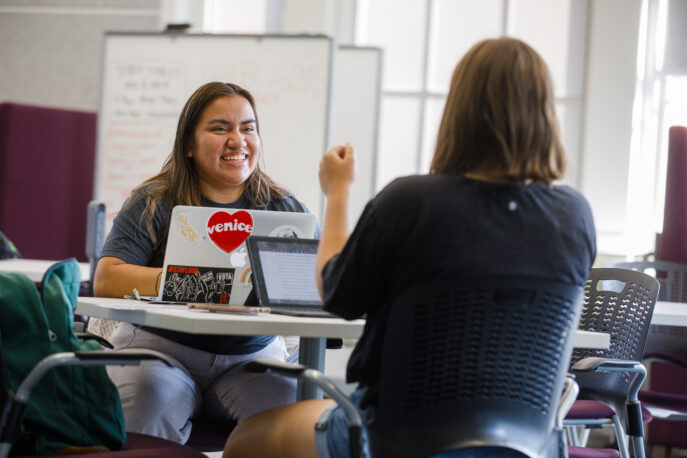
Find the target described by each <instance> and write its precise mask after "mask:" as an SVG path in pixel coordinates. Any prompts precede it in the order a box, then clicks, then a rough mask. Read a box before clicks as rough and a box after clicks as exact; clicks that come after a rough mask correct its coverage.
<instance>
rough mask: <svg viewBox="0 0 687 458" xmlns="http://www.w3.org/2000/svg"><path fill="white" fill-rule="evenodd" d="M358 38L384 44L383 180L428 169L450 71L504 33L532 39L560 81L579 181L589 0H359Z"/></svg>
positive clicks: (571, 179) (559, 102)
mask: <svg viewBox="0 0 687 458" xmlns="http://www.w3.org/2000/svg"><path fill="white" fill-rule="evenodd" d="M357 5H358V8H357V19H356V33H355V37H356V44H357V45H360V46H366V45H369V46H379V47H381V48H382V49H384V52H385V55H384V60H385V66H384V83H383V87H384V94H383V103H382V115H381V116H382V119H381V126H380V129H381V132H380V151H379V162H378V169H377V180H376V182H377V187H378V189H377V190H379V189H381V188H382V187H384V186H385V185H386V184H387V183H388V182H389V181H391V180H392V179H393V178H395V177H397V176H400V175H407V174H413V173H426V172H427V171H428V170H429V165H430V162H431V158H432V155H433V154H434V143H435V137H436V133H437V130H438V127H439V123H440V121H441V115H442V112H443V107H444V103H445V99H446V95H447V93H448V86H449V82H450V78H451V74H452V72H453V69H454V68H455V65H456V64H457V63H458V61H459V60H460V58H461V56H462V55H463V54H464V53H465V52H466V51H467V50H468V49H469V48H470V47H471V46H472V45H473V44H475V43H476V42H477V41H479V40H482V39H484V38H492V37H498V36H502V35H504V34H507V35H510V36H514V37H517V38H520V39H522V40H524V41H526V42H528V43H529V44H530V45H532V46H533V47H534V48H535V49H537V51H538V52H539V53H540V54H541V55H542V57H543V58H544V59H545V60H546V61H547V63H548V65H549V67H550V69H551V73H552V75H553V79H554V86H555V88H556V107H557V109H558V113H559V120H560V122H561V129H562V134H563V141H564V144H565V146H566V148H567V150H568V153H569V156H570V159H571V161H570V162H571V167H570V170H569V172H568V175H567V178H566V181H567V182H568V183H571V184H573V185H575V184H576V182H577V171H576V167H575V163H576V158H577V156H578V150H579V143H580V141H579V140H580V129H581V117H582V100H583V97H584V49H585V46H584V42H585V37H586V17H587V2H586V1H579V0H482V1H480V2H474V1H472V0H358V3H357Z"/></svg>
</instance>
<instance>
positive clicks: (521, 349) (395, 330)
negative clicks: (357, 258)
mask: <svg viewBox="0 0 687 458" xmlns="http://www.w3.org/2000/svg"><path fill="white" fill-rule="evenodd" d="M581 293H582V291H581V288H578V287H575V286H572V285H567V284H561V283H555V282H550V281H543V280H536V279H531V278H517V277H508V278H504V277H492V278H481V279H476V280H465V281H453V280H452V281H444V282H432V283H429V284H422V285H417V286H414V287H411V288H409V289H408V290H407V291H405V292H404V293H402V294H401V295H399V296H398V297H397V298H396V299H395V301H394V303H393V305H392V307H391V310H390V312H389V316H388V318H387V326H386V335H385V340H384V345H383V352H384V353H383V355H384V356H383V359H382V365H381V368H380V374H379V397H378V400H377V403H376V410H375V416H374V419H373V420H372V421H370V422H368V423H367V424H366V425H365V427H366V428H367V431H368V436H369V439H370V448H371V453H372V455H373V456H375V457H384V456H394V457H395V456H403V457H420V456H422V457H426V456H432V455H436V454H440V453H443V452H447V451H451V450H459V449H466V448H478V447H501V448H505V449H511V450H514V451H517V452H519V453H522V454H523V455H526V456H529V457H552V456H567V455H566V453H567V449H566V447H565V446H564V443H565V440H564V437H563V436H562V425H561V424H560V421H562V417H563V416H564V414H562V415H560V414H559V411H563V412H564V411H567V408H568V407H569V405H570V404H571V403H572V401H573V400H574V395H575V390H576V385H575V384H574V382H572V380H570V381H569V382H568V387H567V390H566V392H567V396H566V397H565V399H566V400H567V402H563V403H562V404H561V399H562V393H563V386H564V380H565V378H566V372H567V367H568V362H569V361H570V355H571V352H572V336H573V331H574V329H575V328H576V327H577V323H578V319H579V314H580V310H581ZM246 369H247V370H253V371H264V370H275V371H278V372H281V373H283V374H285V375H291V376H296V377H302V378H304V379H306V380H310V381H313V382H314V383H317V384H318V385H319V386H321V387H322V388H323V389H324V390H325V392H327V393H328V394H329V395H330V396H331V397H333V398H334V399H335V400H336V401H337V402H339V403H340V404H342V406H344V409H347V410H346V411H347V413H349V419H351V424H352V431H351V434H350V437H351V440H352V443H351V451H352V456H355V455H353V452H355V450H356V447H358V445H357V444H356V441H357V437H358V436H359V435H358V434H357V430H358V429H359V428H360V425H361V423H360V419H359V418H357V419H356V418H355V417H356V416H357V410H356V409H355V408H353V407H352V405H351V404H350V402H348V400H347V399H346V398H345V396H344V395H342V394H341V393H340V392H339V391H338V389H337V388H336V387H335V386H334V385H333V384H331V383H330V382H327V381H324V380H323V376H322V375H321V374H319V373H317V372H315V371H312V370H310V369H306V368H305V367H302V366H296V367H293V366H292V367H285V366H284V365H280V364H273V363H272V362H270V361H264V360H261V361H256V362H253V363H251V364H249V365H247V367H246ZM561 406H562V407H561Z"/></svg>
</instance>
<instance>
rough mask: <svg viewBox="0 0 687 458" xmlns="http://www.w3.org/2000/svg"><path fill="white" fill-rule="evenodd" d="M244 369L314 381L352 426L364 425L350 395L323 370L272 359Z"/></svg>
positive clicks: (261, 360)
mask: <svg viewBox="0 0 687 458" xmlns="http://www.w3.org/2000/svg"><path fill="white" fill-rule="evenodd" d="M244 370H246V371H248V372H267V371H273V372H275V373H277V374H281V375H284V376H286V377H293V378H298V379H303V380H305V381H308V382H310V383H314V384H315V385H317V386H318V387H320V388H321V389H322V391H324V392H325V393H326V394H327V395H329V397H331V398H332V399H334V400H335V401H336V403H337V404H339V405H340V406H341V408H342V409H344V412H345V413H346V416H347V417H348V420H349V421H350V423H351V425H352V426H361V427H362V424H363V422H362V420H361V418H360V413H358V409H357V408H356V407H355V406H354V405H353V403H352V402H351V401H350V400H349V399H348V396H346V394H345V393H344V392H343V391H341V389H340V388H339V387H338V386H336V384H335V383H334V382H332V381H331V379H329V378H328V377H326V376H325V375H324V374H323V373H322V372H319V371H316V370H314V369H309V368H307V367H306V366H303V365H302V364H288V363H282V362H280V361H274V360H271V359H256V360H253V361H251V362H249V363H248V364H246V365H245V366H244Z"/></svg>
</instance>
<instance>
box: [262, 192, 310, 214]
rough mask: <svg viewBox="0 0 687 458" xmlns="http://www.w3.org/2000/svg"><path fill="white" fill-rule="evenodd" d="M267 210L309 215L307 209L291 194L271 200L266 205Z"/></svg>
mask: <svg viewBox="0 0 687 458" xmlns="http://www.w3.org/2000/svg"><path fill="white" fill-rule="evenodd" d="M267 210H272V211H280V212H294V213H310V210H309V209H308V207H307V206H306V205H305V204H304V203H303V202H301V201H300V200H298V199H296V198H295V197H294V196H293V195H292V194H287V195H286V196H284V197H283V198H281V199H272V200H271V201H270V203H269V204H268V205H267Z"/></svg>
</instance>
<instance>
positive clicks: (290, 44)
mask: <svg viewBox="0 0 687 458" xmlns="http://www.w3.org/2000/svg"><path fill="white" fill-rule="evenodd" d="M333 48H334V46H333V41H332V40H331V39H330V38H328V37H325V36H319V35H299V36H296V35H288V36H287V35H250V36H249V35H200V34H199V35H193V34H159V33H107V34H106V35H105V40H104V52H103V75H102V76H103V82H102V92H101V104H100V111H99V117H98V147H97V160H96V178H95V198H96V199H97V200H101V201H103V202H104V203H105V205H106V208H107V212H108V222H109V223H110V224H111V221H112V218H113V217H114V214H115V213H116V212H118V211H119V209H120V208H121V206H122V203H123V202H124V200H125V199H126V198H127V197H128V196H129V193H130V192H131V190H132V189H133V188H134V187H135V186H136V185H138V184H139V183H141V182H143V181H144V180H146V179H147V178H150V177H152V176H153V175H155V174H156V173H158V172H159V171H160V168H161V167H162V164H163V162H164V159H165V158H166V157H167V156H168V154H169V153H170V152H171V151H172V146H173V143H174V136H175V132H176V125H177V121H178V117H179V113H180V112H181V109H182V107H183V105H184V103H185V102H186V100H187V99H188V97H189V96H190V95H191V94H192V93H193V91H195V90H196V89H197V88H198V87H200V86H201V85H203V84H204V83H206V82H209V81H225V82H232V83H236V84H239V85H240V86H243V87H245V88H246V89H248V90H249V91H250V92H251V93H252V94H253V96H254V98H255V103H256V111H257V115H258V118H259V121H260V133H261V137H262V146H263V148H262V158H261V165H262V166H264V170H265V171H266V172H267V173H268V174H269V175H270V176H271V177H272V178H274V179H275V180H276V181H277V182H278V183H280V184H281V185H283V186H285V187H286V188H287V189H289V190H290V191H291V192H293V194H294V195H295V196H296V197H297V198H298V199H300V200H301V201H303V202H305V204H306V205H307V206H308V207H309V208H310V210H311V211H312V212H313V213H315V214H316V215H318V216H320V214H321V211H322V205H323V202H322V200H323V199H322V194H321V191H320V188H319V182H318V177H317V172H318V166H319V160H320V157H321V156H322V154H323V152H324V151H325V150H326V148H327V147H328V145H329V130H330V129H329V127H330V112H331V103H330V102H331V93H332V84H333V83H332V74H333V67H334V57H335V56H334V53H333ZM108 227H109V225H108Z"/></svg>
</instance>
